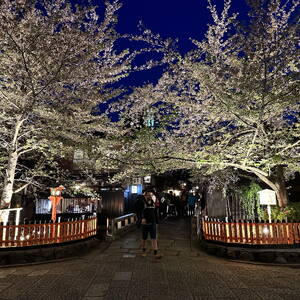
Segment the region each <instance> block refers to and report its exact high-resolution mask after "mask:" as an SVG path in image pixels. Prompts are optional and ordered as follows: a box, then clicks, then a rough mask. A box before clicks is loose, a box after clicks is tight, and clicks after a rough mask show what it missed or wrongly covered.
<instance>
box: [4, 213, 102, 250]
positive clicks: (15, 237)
mask: <svg viewBox="0 0 300 300" xmlns="http://www.w3.org/2000/svg"><path fill="white" fill-rule="evenodd" d="M96 233H97V218H90V219H87V220H78V221H71V222H62V223H47V224H31V225H16V226H12V225H8V226H0V248H7V247H25V246H35V245H45V244H55V243H64V242H69V241H74V240H80V239H85V238H87V237H90V236H93V235H96Z"/></svg>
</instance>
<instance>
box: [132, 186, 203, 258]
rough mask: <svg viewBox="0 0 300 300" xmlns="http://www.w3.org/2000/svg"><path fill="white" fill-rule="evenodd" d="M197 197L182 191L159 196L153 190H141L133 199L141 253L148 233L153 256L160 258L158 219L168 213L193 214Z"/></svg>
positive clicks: (144, 253) (144, 248)
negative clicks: (139, 234) (139, 233)
mask: <svg viewBox="0 0 300 300" xmlns="http://www.w3.org/2000/svg"><path fill="white" fill-rule="evenodd" d="M198 200H199V197H198V196H197V195H196V194H195V193H187V192H185V191H183V192H182V193H181V196H180V197H177V196H176V195H175V194H174V193H173V192H169V193H165V194H163V195H162V196H161V197H159V195H158V194H157V192H156V191H155V190H149V191H143V193H142V195H138V196H137V198H136V201H135V212H136V215H137V226H138V228H140V227H141V228H142V243H141V245H142V251H143V252H142V255H143V256H146V241H147V238H148V235H150V238H151V243H152V248H153V251H154V256H155V258H161V254H159V253H158V245H157V224H158V223H159V220H160V219H163V218H166V217H167V216H168V215H174V216H182V217H184V216H187V215H193V214H194V211H195V205H196V202H197V201H198Z"/></svg>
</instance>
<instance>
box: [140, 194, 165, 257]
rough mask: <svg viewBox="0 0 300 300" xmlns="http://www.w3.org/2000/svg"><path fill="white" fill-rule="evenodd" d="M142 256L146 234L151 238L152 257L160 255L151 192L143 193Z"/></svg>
mask: <svg viewBox="0 0 300 300" xmlns="http://www.w3.org/2000/svg"><path fill="white" fill-rule="evenodd" d="M142 217H143V218H142V250H143V253H142V256H146V255H147V254H146V243H147V238H148V234H149V235H150V238H151V244H152V248H153V252H154V257H155V258H157V259H159V258H161V257H162V256H161V255H160V254H158V246H157V230H156V227H157V225H156V215H155V202H154V201H153V198H152V193H151V192H146V193H145V201H144V209H143V216H142Z"/></svg>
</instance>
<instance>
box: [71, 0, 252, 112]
mask: <svg viewBox="0 0 300 300" xmlns="http://www.w3.org/2000/svg"><path fill="white" fill-rule="evenodd" d="M75 1H76V0H75ZM77 1H79V2H81V1H85V0H77ZM101 1H102V0H101ZM120 1H121V3H122V4H123V6H122V8H121V9H120V11H119V21H118V25H117V30H118V32H120V33H121V34H139V30H138V24H139V22H140V21H141V22H142V23H143V24H144V26H145V27H146V28H147V29H150V30H151V31H152V32H153V33H155V34H157V33H158V34H160V35H161V37H162V38H173V39H178V47H179V51H180V52H181V53H182V54H184V53H186V52H187V51H188V50H190V49H192V47H193V44H192V42H191V41H190V40H189V39H190V38H193V39H198V40H201V39H202V38H203V37H204V34H205V31H206V29H207V24H208V23H210V22H212V19H211V17H210V13H209V11H208V9H207V5H208V3H207V0H120ZM212 1H213V2H214V3H216V4H217V5H218V8H219V9H221V8H222V7H223V2H224V1H223V0H212ZM95 4H99V0H97V1H95ZM100 5H101V4H100ZM232 11H235V12H236V11H238V12H239V13H240V18H241V19H243V18H245V15H246V4H245V0H232ZM132 47H133V48H134V46H132V43H130V42H128V41H127V42H126V41H123V42H122V43H121V48H132ZM162 72H163V67H156V68H154V69H152V70H148V71H142V72H138V73H133V74H131V75H130V76H129V77H127V78H125V79H122V80H121V81H120V82H118V83H117V84H116V85H114V87H118V86H120V85H121V86H125V87H129V86H142V85H143V84H145V83H149V82H151V83H155V82H157V80H158V79H159V77H160V76H161V74H162ZM129 92H130V91H129ZM100 108H101V110H102V111H105V110H106V108H107V105H106V104H102V105H100Z"/></svg>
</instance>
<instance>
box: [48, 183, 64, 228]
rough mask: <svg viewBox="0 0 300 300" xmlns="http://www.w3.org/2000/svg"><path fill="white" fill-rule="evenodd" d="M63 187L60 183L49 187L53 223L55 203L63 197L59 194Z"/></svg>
mask: <svg viewBox="0 0 300 300" xmlns="http://www.w3.org/2000/svg"><path fill="white" fill-rule="evenodd" d="M64 189H65V188H64V187H63V186H62V185H60V186H59V187H55V188H50V194H51V196H50V197H49V200H50V201H51V203H52V216H51V219H52V221H53V223H55V222H56V209H57V204H58V203H59V201H60V200H61V199H62V198H63V197H62V196H61V193H62V190H64Z"/></svg>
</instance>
